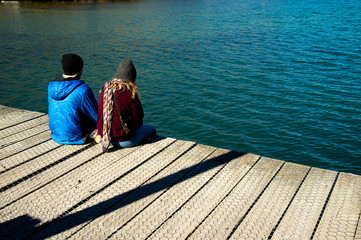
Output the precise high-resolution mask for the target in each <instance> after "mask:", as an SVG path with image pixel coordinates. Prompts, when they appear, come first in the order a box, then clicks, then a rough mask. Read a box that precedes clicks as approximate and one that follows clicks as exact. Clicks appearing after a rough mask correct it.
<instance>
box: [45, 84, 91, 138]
mask: <svg viewBox="0 0 361 240" xmlns="http://www.w3.org/2000/svg"><path fill="white" fill-rule="evenodd" d="M48 103H49V106H48V114H49V128H50V130H51V132H52V134H51V138H52V139H53V140H54V141H55V142H57V143H61V144H84V138H85V137H86V136H87V135H88V134H89V133H90V132H91V131H93V130H94V129H95V128H96V121H97V102H96V100H95V97H94V94H93V92H92V90H91V89H90V88H89V87H88V86H87V85H86V84H85V83H84V82H83V81H81V80H66V79H61V78H59V79H55V80H54V81H51V82H50V83H49V86H48Z"/></svg>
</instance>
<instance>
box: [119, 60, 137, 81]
mask: <svg viewBox="0 0 361 240" xmlns="http://www.w3.org/2000/svg"><path fill="white" fill-rule="evenodd" d="M136 77H137V71H136V70H135V67H134V65H133V62H132V60H130V59H128V58H125V59H123V60H122V62H121V63H120V64H119V67H118V69H117V73H116V74H115V78H118V79H122V80H126V81H129V82H133V83H134V82H135V79H136Z"/></svg>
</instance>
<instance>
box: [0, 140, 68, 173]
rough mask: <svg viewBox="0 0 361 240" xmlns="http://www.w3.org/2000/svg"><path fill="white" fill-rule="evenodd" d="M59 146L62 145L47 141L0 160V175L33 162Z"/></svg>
mask: <svg viewBox="0 0 361 240" xmlns="http://www.w3.org/2000/svg"><path fill="white" fill-rule="evenodd" d="M60 146H62V145H60V144H59V143H56V142H54V141H53V140H47V141H45V142H43V143H40V144H39V145H37V146H34V147H31V148H29V149H26V150H25V151H21V152H19V153H15V154H14V155H11V156H9V157H6V158H3V159H1V160H0V174H1V173H4V172H5V171H9V170H10V169H12V168H15V167H16V166H19V165H21V164H24V163H26V162H29V161H33V160H35V159H36V158H38V157H40V156H42V155H44V154H46V153H48V152H50V151H52V150H54V149H55V148H59V147H60Z"/></svg>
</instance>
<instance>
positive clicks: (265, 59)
mask: <svg viewBox="0 0 361 240" xmlns="http://www.w3.org/2000/svg"><path fill="white" fill-rule="evenodd" d="M360 26H361V1H352V0H350V1H341V0H340V1H331V0H330V1H324V0H317V1H313V0H312V1H311V0H305V1H293V0H292V1H291V0H284V1H283V0H279V1H277V0H274V1H272V0H192V1H191V0H147V1H130V2H102V3H77V4H74V3H68V4H64V3H63V4H59V3H57V4H55V3H53V4H31V3H30V4H29V3H27V4H19V3H8V2H3V3H1V4H0V56H1V57H0V70H1V71H0V104H3V105H8V106H12V107H17V108H24V109H30V110H36V111H41V112H47V84H48V82H49V80H51V79H53V78H55V77H57V76H60V75H61V74H62V72H61V65H60V59H61V55H62V54H64V53H69V52H74V53H77V54H79V55H80V56H82V57H83V59H84V61H85V67H84V74H83V77H82V79H83V80H85V82H87V83H88V85H89V86H90V87H91V88H92V89H93V91H94V93H95V95H96V97H98V96H99V93H98V91H99V89H100V88H101V87H102V85H103V83H104V82H105V81H108V80H110V78H111V77H113V76H114V75H115V71H116V69H117V67H118V64H119V63H120V61H121V59H122V58H124V57H129V58H131V59H132V60H133V62H134V64H135V66H136V68H137V71H138V77H137V83H138V85H139V88H140V91H141V94H142V103H143V106H144V111H145V114H146V117H145V122H146V123H150V124H153V125H154V126H155V127H156V128H157V130H158V133H159V134H160V135H163V136H168V137H174V138H177V139H182V140H191V141H196V142H197V143H201V144H207V145H211V146H216V147H221V148H227V149H231V150H236V151H240V152H250V153H255V154H260V155H262V156H266V157H271V158H277V159H281V160H286V161H291V162H296V163H300V164H306V165H310V166H314V167H322V168H327V169H332V170H338V171H346V172H351V173H357V174H361V151H360V150H361V27H360Z"/></svg>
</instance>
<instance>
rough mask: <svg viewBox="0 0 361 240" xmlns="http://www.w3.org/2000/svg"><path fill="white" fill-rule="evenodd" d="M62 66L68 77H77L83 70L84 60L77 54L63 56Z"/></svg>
mask: <svg viewBox="0 0 361 240" xmlns="http://www.w3.org/2000/svg"><path fill="white" fill-rule="evenodd" d="M61 64H62V66H63V71H64V73H65V74H66V75H75V74H77V73H80V72H81V71H82V70H83V65H84V62H83V59H82V58H81V57H80V56H78V55H76V54H72V53H70V54H65V55H63V56H62V59H61Z"/></svg>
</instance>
